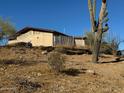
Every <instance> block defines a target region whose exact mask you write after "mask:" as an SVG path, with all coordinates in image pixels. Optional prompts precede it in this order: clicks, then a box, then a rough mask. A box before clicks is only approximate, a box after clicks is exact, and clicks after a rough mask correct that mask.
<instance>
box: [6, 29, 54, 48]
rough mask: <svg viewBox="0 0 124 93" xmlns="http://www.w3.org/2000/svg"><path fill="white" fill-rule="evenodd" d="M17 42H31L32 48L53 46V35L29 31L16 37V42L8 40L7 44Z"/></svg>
mask: <svg viewBox="0 0 124 93" xmlns="http://www.w3.org/2000/svg"><path fill="white" fill-rule="evenodd" d="M17 42H31V43H32V45H33V46H53V34H52V33H47V32H39V31H32V30H31V31H28V32H27V33H24V34H21V35H20V36H18V37H17V38H16V40H10V41H9V42H8V43H9V44H12V43H17Z"/></svg>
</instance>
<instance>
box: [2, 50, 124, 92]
mask: <svg viewBox="0 0 124 93" xmlns="http://www.w3.org/2000/svg"><path fill="white" fill-rule="evenodd" d="M41 52H42V50H41V49H40V48H31V49H28V48H0V60H1V62H4V61H5V60H8V62H10V60H11V61H12V63H11V64H4V65H3V64H0V82H1V83H0V89H5V88H8V89H9V88H15V89H16V90H17V91H19V89H20V87H22V88H21V89H20V91H21V92H20V93H123V92H124V87H123V86H124V69H123V68H124V61H121V62H118V63H112V62H111V61H114V59H115V58H114V57H113V56H111V55H102V56H101V57H100V61H101V62H104V64H93V63H92V62H91V55H86V54H85V55H64V56H66V63H65V66H66V71H65V73H64V74H59V75H56V74H55V73H53V72H52V71H51V70H50V69H49V66H48V63H47V55H42V53H41ZM20 56H22V57H21V58H20V59H19V57H20ZM2 60H4V61H2ZM13 60H15V62H17V63H18V60H20V61H22V60H25V61H24V63H28V64H27V65H20V64H13ZM32 62H33V64H32ZM87 69H88V70H89V71H90V70H91V71H95V73H96V74H92V73H81V72H84V71H85V70H87ZM73 74H74V75H73ZM37 86H40V87H37ZM30 88H31V89H30ZM0 93H13V91H11V90H7V91H4V90H3V91H2V90H0ZM17 93H19V92H17Z"/></svg>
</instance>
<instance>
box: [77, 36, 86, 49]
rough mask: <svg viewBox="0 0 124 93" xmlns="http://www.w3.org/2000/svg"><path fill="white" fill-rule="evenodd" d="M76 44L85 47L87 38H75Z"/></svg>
mask: <svg viewBox="0 0 124 93" xmlns="http://www.w3.org/2000/svg"><path fill="white" fill-rule="evenodd" d="M75 46H76V47H85V40H83V39H78V38H75Z"/></svg>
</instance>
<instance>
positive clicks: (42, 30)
mask: <svg viewBox="0 0 124 93" xmlns="http://www.w3.org/2000/svg"><path fill="white" fill-rule="evenodd" d="M30 30H33V31H37V32H47V33H53V34H60V35H64V36H68V37H71V36H69V35H66V34H64V33H61V32H58V31H56V30H51V29H44V28H34V27H25V28H23V29H21V30H20V31H18V32H16V33H15V34H14V35H12V36H10V38H9V40H14V39H15V38H16V37H17V36H20V35H21V34H24V33H26V32H28V31H30Z"/></svg>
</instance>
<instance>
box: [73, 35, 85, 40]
mask: <svg viewBox="0 0 124 93" xmlns="http://www.w3.org/2000/svg"><path fill="white" fill-rule="evenodd" d="M74 39H83V40H85V39H87V37H81V36H75V37H74Z"/></svg>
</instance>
